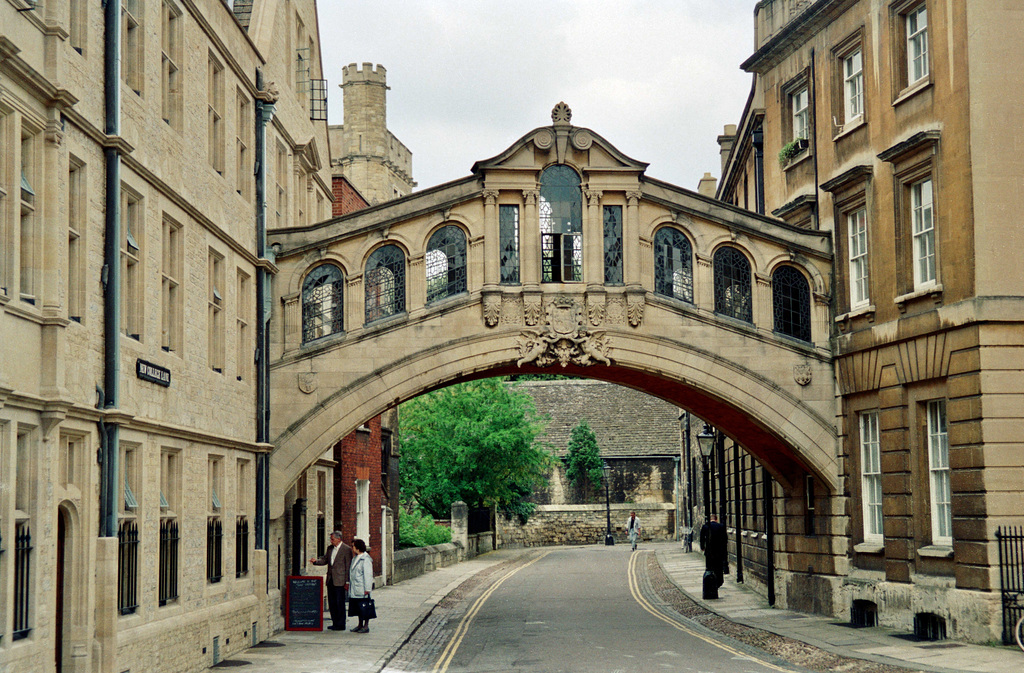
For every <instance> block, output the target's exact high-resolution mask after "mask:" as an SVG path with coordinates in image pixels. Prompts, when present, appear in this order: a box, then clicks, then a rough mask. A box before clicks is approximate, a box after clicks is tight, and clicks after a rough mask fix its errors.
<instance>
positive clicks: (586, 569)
mask: <svg viewBox="0 0 1024 673" xmlns="http://www.w3.org/2000/svg"><path fill="white" fill-rule="evenodd" d="M650 553H651V552H645V551H644V550H643V548H642V547H641V549H640V550H638V551H637V552H631V551H630V548H629V546H628V545H617V546H614V547H604V546H597V545H595V546H588V547H562V548H558V549H555V550H538V551H537V553H536V554H535V555H532V556H531V557H529V558H527V559H525V562H522V563H519V564H517V565H515V566H509V567H506V568H502V569H501V570H500V571H499V572H495V573H494V574H493V575H491V576H490V577H488V578H487V579H486V581H483V582H481V583H480V585H479V586H478V587H476V588H475V589H474V590H473V591H471V592H469V593H467V595H465V596H464V597H461V600H459V601H458V603H457V604H455V605H449V606H448V608H447V609H446V610H444V611H442V612H443V613H444V614H439V615H437V616H435V618H434V619H433V620H428V622H426V623H424V625H423V626H422V627H421V629H423V630H426V631H428V633H426V634H419V637H417V636H416V635H414V637H413V638H412V639H410V641H409V643H408V644H407V646H406V648H403V650H405V651H400V652H399V653H398V656H396V657H395V659H393V660H392V662H391V665H390V666H389V667H388V668H387V669H386V670H388V671H400V670H401V671H431V672H432V673H470V672H471V673H489V672H494V671H541V672H552V673H554V672H556V671H567V672H569V671H572V672H576V671H609V672H614V673H620V672H621V673H633V672H637V673H639V672H645V673H646V672H649V671H686V672H692V673H712V672H722V673H763V672H775V671H795V670H799V669H797V668H791V667H788V666H786V665H785V664H783V663H782V662H779V661H777V660H775V659H773V658H771V657H769V656H768V655H765V654H763V653H761V652H759V651H757V650H753V649H750V648H748V647H746V646H744V645H741V644H739V643H737V642H735V641H731V640H728V639H726V638H725V637H723V636H721V635H720V634H717V633H714V632H712V631H708V630H706V629H704V628H703V627H701V626H699V625H697V624H696V623H694V622H692V621H690V620H688V619H686V618H685V617H682V616H681V615H679V614H677V613H675V612H673V611H672V610H671V609H670V608H668V607H667V606H666V605H665V604H663V603H662V602H661V601H660V600H659V599H658V598H656V596H655V594H654V592H653V590H652V588H651V586H650V584H649V583H648V582H647V578H646V571H645V568H646V564H647V559H648V555H649V554H650Z"/></svg>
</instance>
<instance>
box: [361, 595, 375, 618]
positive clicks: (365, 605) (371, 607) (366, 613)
mask: <svg viewBox="0 0 1024 673" xmlns="http://www.w3.org/2000/svg"><path fill="white" fill-rule="evenodd" d="M359 618H360V619H362V620H367V619H377V605H376V604H375V603H374V602H373V599H372V598H364V599H362V600H360V601H359Z"/></svg>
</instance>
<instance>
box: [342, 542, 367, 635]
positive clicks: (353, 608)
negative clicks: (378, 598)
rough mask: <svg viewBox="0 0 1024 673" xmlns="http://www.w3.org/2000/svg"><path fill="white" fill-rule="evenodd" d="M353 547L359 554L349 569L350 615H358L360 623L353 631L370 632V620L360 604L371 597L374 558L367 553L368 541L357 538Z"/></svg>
mask: <svg viewBox="0 0 1024 673" xmlns="http://www.w3.org/2000/svg"><path fill="white" fill-rule="evenodd" d="M352 547H353V548H354V549H355V551H356V552H357V555H356V556H355V557H354V558H353V559H352V565H351V566H349V571H348V616H349V617H358V618H359V624H358V625H357V626H356V628H354V629H352V632H353V633H369V632H370V626H369V620H368V619H367V618H366V617H364V616H363V612H362V611H361V610H360V606H361V605H362V603H363V601H364V600H366V599H368V598H370V591H372V590H373V559H371V558H370V555H369V554H367V553H366V543H365V542H363V541H362V540H360V539H359V538H356V539H355V540H352Z"/></svg>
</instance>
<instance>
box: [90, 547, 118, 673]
mask: <svg viewBox="0 0 1024 673" xmlns="http://www.w3.org/2000/svg"><path fill="white" fill-rule="evenodd" d="M117 549H118V544H117V538H116V537H101V538H98V539H97V540H96V568H95V570H96V586H98V587H115V589H112V590H111V591H97V592H96V645H97V648H98V650H99V651H98V653H97V657H96V664H97V665H96V669H95V670H96V673H117V616H118V614H117V591H116V587H117Z"/></svg>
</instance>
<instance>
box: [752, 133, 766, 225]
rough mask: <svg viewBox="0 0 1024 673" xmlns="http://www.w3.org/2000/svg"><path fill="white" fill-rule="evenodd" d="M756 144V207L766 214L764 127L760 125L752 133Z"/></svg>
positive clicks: (758, 212)
mask: <svg viewBox="0 0 1024 673" xmlns="http://www.w3.org/2000/svg"><path fill="white" fill-rule="evenodd" d="M751 144H752V145H753V146H754V208H756V210H757V214H758V215H764V128H763V127H761V126H758V127H757V128H756V129H754V132H753V134H751Z"/></svg>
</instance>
